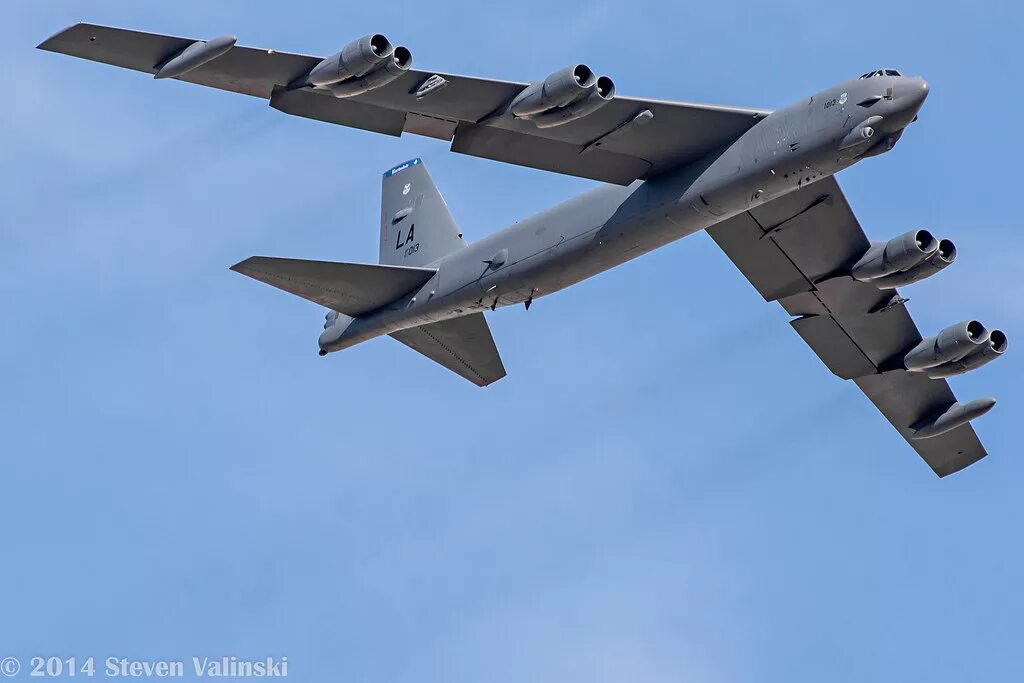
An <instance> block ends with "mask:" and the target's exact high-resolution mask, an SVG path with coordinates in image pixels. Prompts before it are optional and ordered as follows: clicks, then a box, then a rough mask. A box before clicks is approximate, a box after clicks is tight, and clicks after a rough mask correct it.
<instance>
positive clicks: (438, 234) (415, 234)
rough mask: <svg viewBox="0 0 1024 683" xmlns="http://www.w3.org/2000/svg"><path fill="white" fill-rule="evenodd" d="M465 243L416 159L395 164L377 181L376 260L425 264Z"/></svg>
mask: <svg viewBox="0 0 1024 683" xmlns="http://www.w3.org/2000/svg"><path fill="white" fill-rule="evenodd" d="M464 246H466V242H465V241H464V240H463V239H462V232H461V231H460V230H459V226H458V225H456V223H455V219H453V218H452V214H451V211H449V210H448V205H447V204H446V203H445V201H444V197H442V196H441V193H440V192H438V191H437V186H436V185H434V181H433V179H432V178H431V177H430V174H429V173H427V169H426V167H425V166H424V165H423V162H422V161H421V160H420V159H412V160H411V161H407V162H405V163H404V164H399V165H398V166H395V167H394V168H393V169H391V170H390V171H387V172H386V173H385V174H384V179H383V181H382V183H381V206H380V262H381V263H382V264H387V265H394V266H425V265H427V264H429V263H433V262H434V261H436V260H437V259H439V258H441V257H442V256H447V255H448V254H450V253H452V252H454V251H458V250H459V249H461V248H463V247H464Z"/></svg>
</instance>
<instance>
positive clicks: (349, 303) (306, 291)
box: [231, 256, 437, 317]
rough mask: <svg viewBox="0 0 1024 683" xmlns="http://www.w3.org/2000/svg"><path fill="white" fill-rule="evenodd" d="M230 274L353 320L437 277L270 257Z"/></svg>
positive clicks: (425, 271) (419, 271)
mask: <svg viewBox="0 0 1024 683" xmlns="http://www.w3.org/2000/svg"><path fill="white" fill-rule="evenodd" d="M231 270H233V271H235V272H237V273H242V274H243V275H248V276H249V277H251V278H253V279H254V280H259V281H260V282H266V283H267V284H268V285H273V286H274V287H277V288H278V289H283V290H284V291H286V292H289V293H290V294H294V295H296V296H301V297H302V298H303V299H309V300H310V301H313V302H316V303H318V304H320V305H321V306H326V307H327V308H330V309H331V310H334V311H338V312H339V313H344V314H345V315H350V316H353V317H354V316H358V315H363V314H365V313H369V312H370V311H373V310H376V309H378V308H380V307H381V306H386V305H387V304H389V303H391V302H392V301H394V300H395V299H397V298H398V297H400V296H402V295H403V294H408V293H409V292H411V291H412V290H414V289H416V288H417V287H421V286H423V284H424V283H426V282H427V280H429V279H430V278H432V277H433V276H434V274H435V273H437V269H436V268H408V267H405V266H381V265H376V264H372V265H371V264H365V263H334V262H331V261H305V260H302V259H291V258H272V257H269V256H253V257H251V258H247V259H246V260H244V261H242V262H241V263H236V264H235V265H233V266H231Z"/></svg>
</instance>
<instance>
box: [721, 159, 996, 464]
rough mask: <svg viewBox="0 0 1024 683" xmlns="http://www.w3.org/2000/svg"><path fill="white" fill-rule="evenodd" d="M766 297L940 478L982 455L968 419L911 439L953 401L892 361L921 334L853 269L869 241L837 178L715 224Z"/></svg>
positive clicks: (898, 304) (892, 299)
mask: <svg viewBox="0 0 1024 683" xmlns="http://www.w3.org/2000/svg"><path fill="white" fill-rule="evenodd" d="M708 233H709V234H710V235H711V238H712V239H714V240H715V242H716V243H717V244H718V246H719V247H721V248H722V251H724V252H725V253H726V255H727V256H728V257H729V258H730V259H731V260H732V262H733V263H735V264H736V267H737V268H739V270H740V271H741V272H742V273H743V274H744V275H745V276H746V278H747V279H748V280H750V283H751V284H753V285H754V287H755V288H756V289H757V291H758V292H760V293H761V295H762V296H763V297H764V298H765V300H766V301H778V302H779V304H781V305H782V307H783V308H784V309H786V312H788V313H789V314H790V315H792V316H795V317H794V319H793V320H792V321H791V323H790V324H791V325H792V326H793V328H794V329H795V330H796V331H797V333H798V334H799V335H800V336H801V337H802V338H803V340H804V341H805V342H807V344H808V345H809V346H810V347H811V349H812V350H813V351H814V352H815V353H816V354H817V355H818V357H819V358H821V361H822V362H823V363H824V364H825V365H826V366H827V367H828V369H829V370H831V371H832V372H833V373H834V374H835V375H837V376H839V377H841V378H843V379H852V380H854V382H856V384H857V386H858V387H860V389H861V391H863V392H864V393H865V394H866V395H867V397H868V398H869V399H870V400H871V402H872V403H874V404H875V406H876V407H877V408H878V410H880V411H881V412H882V414H883V415H884V416H885V417H886V419H888V420H889V422H890V423H892V425H893V427H895V428H896V430H897V431H898V432H899V433H900V435H901V436H903V438H905V439H906V440H907V442H908V443H909V444H910V445H911V447H913V449H914V450H915V451H917V453H918V454H919V455H920V456H921V458H923V459H924V461H925V462H926V463H928V465H929V466H930V467H931V468H932V470H933V471H934V472H935V474H937V475H938V476H940V477H944V476H946V475H947V474H952V473H953V472H957V471H959V470H961V469H963V468H964V467H967V466H968V465H970V464H972V463H974V462H977V461H978V460H980V459H981V458H983V457H985V455H986V451H985V448H984V446H982V445H981V442H980V441H979V440H978V437H977V435H976V434H975V432H974V428H973V427H971V425H970V424H969V423H968V424H964V425H962V426H960V427H957V428H956V429H954V430H953V431H950V432H946V433H945V434H941V435H939V436H935V437H932V438H926V439H914V438H912V436H913V432H914V429H913V425H915V424H916V423H918V422H919V421H921V420H923V419H925V418H927V417H929V416H933V415H936V414H938V413H940V412H942V411H943V410H944V409H946V408H947V407H949V406H950V405H952V404H953V403H954V402H955V401H956V397H955V396H954V395H953V391H952V390H951V389H950V388H949V384H947V383H946V381H945V380H943V379H928V378H927V377H926V376H924V375H922V374H919V373H912V372H907V371H906V370H904V369H902V364H900V365H899V366H897V365H896V363H895V362H894V361H895V360H897V359H902V358H903V356H904V355H905V354H906V353H907V351H909V350H910V349H911V348H912V347H913V346H915V345H916V344H917V343H918V342H920V341H921V333H920V332H919V331H918V329H917V326H916V325H915V324H914V321H913V320H912V319H911V317H910V313H909V312H908V311H907V309H906V306H904V303H905V302H906V299H903V298H902V297H900V296H899V294H898V293H897V292H896V291H895V290H892V289H887V290H881V289H879V288H878V287H876V286H874V285H872V284H869V283H865V282H858V281H856V280H854V279H853V278H852V277H849V276H848V275H845V274H844V273H849V267H850V266H851V265H852V264H853V263H854V262H856V261H857V259H859V258H860V256H861V255H863V254H864V252H865V251H866V250H867V248H868V247H869V246H870V242H869V241H868V238H867V237H866V236H865V234H864V231H863V230H862V229H861V227H860V224H859V223H858V222H857V218H856V216H854V215H853V211H852V210H851V209H850V205H849V203H848V202H847V201H846V197H844V196H843V191H842V190H841V189H840V188H839V184H838V183H837V182H836V180H835V178H826V179H823V180H819V181H817V182H815V183H812V184H811V185H807V186H805V187H804V188H803V189H801V190H798V191H797V192H793V193H792V194H788V195H784V196H782V197H780V198H778V199H775V200H773V201H771V202H768V203H767V204H763V205H761V206H759V207H757V208H755V209H753V210H751V211H748V212H746V213H742V214H740V215H738V216H735V217H733V218H730V219H729V220H726V221H723V222H722V223H719V224H717V225H714V226H712V227H710V228H709V229H708Z"/></svg>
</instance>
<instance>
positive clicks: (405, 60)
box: [325, 46, 412, 97]
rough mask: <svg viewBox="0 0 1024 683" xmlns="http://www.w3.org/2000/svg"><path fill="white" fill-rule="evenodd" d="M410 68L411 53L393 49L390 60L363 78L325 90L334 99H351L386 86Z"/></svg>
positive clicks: (401, 48) (407, 50)
mask: <svg viewBox="0 0 1024 683" xmlns="http://www.w3.org/2000/svg"><path fill="white" fill-rule="evenodd" d="M411 66H412V53H411V52H409V49H408V48H405V47H402V46H398V47H396V48H395V50H394V52H392V54H391V58H390V59H388V60H386V61H385V62H384V63H383V64H382V65H380V66H378V67H377V68H376V69H374V70H373V71H371V72H369V73H367V74H365V75H363V76H359V77H357V78H350V79H348V80H346V81H342V82H340V83H332V84H331V85H328V86H325V89H326V90H330V91H331V94H332V95H334V96H335V97H352V96H354V95H361V94H362V93H364V92H367V91H369V90H373V89H375V88H379V87H381V86H382V85H387V84H388V83H390V82H391V81H393V80H395V79H396V78H398V77H399V76H401V75H402V74H404V73H405V72H406V71H408V70H409V68H410V67H411Z"/></svg>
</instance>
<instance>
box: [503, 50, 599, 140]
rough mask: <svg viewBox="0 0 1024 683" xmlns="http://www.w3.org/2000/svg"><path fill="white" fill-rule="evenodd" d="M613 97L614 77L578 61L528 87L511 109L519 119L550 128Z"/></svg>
mask: <svg viewBox="0 0 1024 683" xmlns="http://www.w3.org/2000/svg"><path fill="white" fill-rule="evenodd" d="M614 96H615V84H614V83H613V82H612V79H610V78H608V77H607V76H602V77H600V78H598V77H596V76H595V75H594V72H593V71H591V69H590V67H588V66H587V65H585V64H577V65H575V66H567V67H565V68H564V69H559V70H558V71H556V72H555V73H553V74H551V75H550V76H548V77H547V78H545V79H544V80H543V81H541V82H538V83H533V84H532V85H530V86H528V87H527V88H526V89H525V90H523V91H522V92H521V93H519V94H518V95H516V97H515V99H513V100H512V103H511V104H510V105H509V112H511V114H512V115H513V116H514V117H516V118H518V119H527V120H531V121H533V122H534V123H536V124H537V126H538V127H539V128H550V127H552V126H559V125H562V124H564V123H568V122H569V121H575V120H576V119H579V118H582V117H584V116H586V115H588V114H591V113H593V112H594V111H596V110H598V109H599V108H601V107H603V106H604V105H605V104H607V103H608V102H609V101H610V100H611V99H612V97H614Z"/></svg>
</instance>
